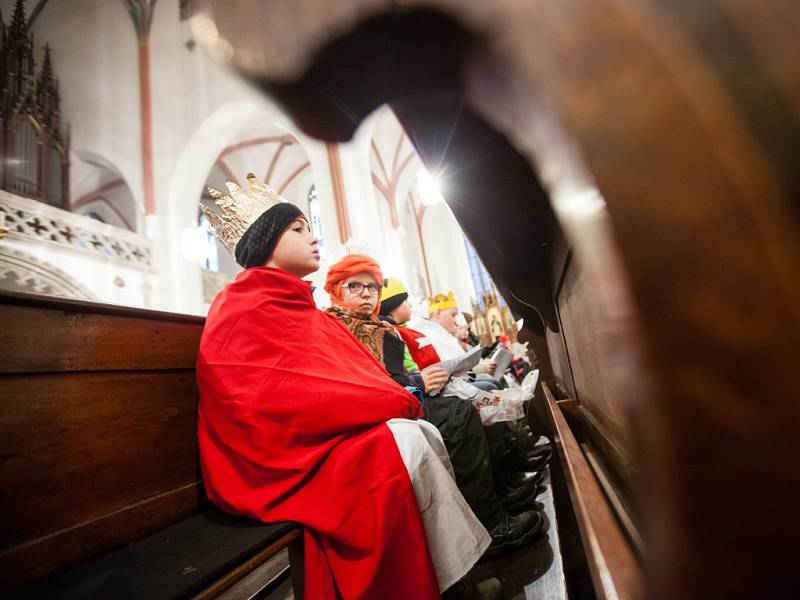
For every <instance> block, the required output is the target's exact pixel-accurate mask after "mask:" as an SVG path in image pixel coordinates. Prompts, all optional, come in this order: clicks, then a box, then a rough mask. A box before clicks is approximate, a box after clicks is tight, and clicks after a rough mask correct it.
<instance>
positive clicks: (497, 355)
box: [489, 346, 514, 377]
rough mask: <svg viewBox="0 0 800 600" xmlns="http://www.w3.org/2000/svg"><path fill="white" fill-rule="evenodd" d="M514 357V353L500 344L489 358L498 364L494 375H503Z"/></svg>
mask: <svg viewBox="0 0 800 600" xmlns="http://www.w3.org/2000/svg"><path fill="white" fill-rule="evenodd" d="M512 358H514V355H513V354H511V352H509V351H508V350H505V349H503V348H500V347H499V346H498V348H497V350H495V351H494V354H492V356H491V357H490V359H489V360H491V361H493V362H494V364H495V365H497V366H496V367H495V369H494V373H492V376H494V377H502V376H503V373H505V372H506V369H507V368H508V367H509V366H510V365H511V359H512Z"/></svg>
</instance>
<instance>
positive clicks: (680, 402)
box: [213, 0, 800, 598]
mask: <svg viewBox="0 0 800 600" xmlns="http://www.w3.org/2000/svg"><path fill="white" fill-rule="evenodd" d="M222 4H223V3H220V8H218V9H217V10H216V11H214V12H213V17H214V18H215V20H216V22H217V23H218V25H219V29H220V31H222V32H223V35H224V36H225V35H226V32H227V31H236V33H237V35H236V36H227V37H228V38H229V41H231V42H232V43H233V45H234V49H235V50H236V51H237V52H238V51H239V50H246V51H242V52H241V56H243V57H246V58H247V62H245V61H244V59H243V60H242V62H241V63H239V66H240V68H242V69H243V71H245V72H247V73H248V74H249V75H251V76H252V77H254V78H255V79H257V80H258V81H260V82H261V83H262V84H263V85H265V86H266V87H267V88H268V89H269V91H270V92H271V93H272V94H273V95H275V97H277V98H278V99H279V100H281V101H282V102H283V103H284V104H285V105H286V106H287V107H288V109H289V110H290V111H291V112H292V113H293V115H294V117H295V119H296V121H297V122H298V123H299V124H300V125H301V127H303V128H304V129H305V130H306V131H307V132H308V133H310V134H312V135H316V136H319V137H323V138H325V139H329V140H330V139H345V138H347V137H349V135H350V134H351V133H352V129H353V128H354V126H355V125H354V124H357V122H358V121H359V120H360V118H362V115H364V114H367V112H368V110H367V109H370V108H374V106H377V104H378V103H379V101H381V102H382V101H385V100H391V99H397V98H400V97H401V96H403V95H404V101H403V104H404V105H405V106H406V107H407V113H406V114H407V115H408V116H409V118H408V119H407V121H406V122H409V121H411V120H415V121H416V122H421V121H422V119H421V118H420V117H419V112H418V111H417V110H413V107H412V108H408V107H409V105H410V103H411V102H412V101H413V100H414V99H413V98H411V99H410V98H409V96H411V95H414V93H416V92H420V93H419V94H418V95H417V98H416V101H417V102H418V103H419V104H418V105H417V107H416V108H420V107H421V108H426V109H428V110H430V111H431V113H430V114H431V115H433V113H434V112H435V110H434V108H435V107H434V108H431V105H432V104H435V101H436V96H437V95H438V97H439V98H441V97H442V96H443V95H446V94H447V93H453V94H455V95H456V96H458V97H460V98H464V99H465V102H466V103H467V104H469V110H470V112H472V114H473V115H475V116H476V118H477V119H478V121H482V122H483V124H484V125H486V126H488V125H487V123H491V127H490V129H493V130H494V131H495V132H498V131H500V132H503V133H505V136H506V137H507V139H509V140H511V141H512V142H513V146H514V148H515V149H516V150H517V152H518V153H519V154H520V155H521V156H522V157H523V158H524V159H525V160H526V162H528V164H532V165H535V166H536V168H537V170H538V172H539V173H540V174H541V175H542V182H543V184H544V185H545V186H546V188H547V192H548V194H546V197H547V198H546V200H547V206H551V207H552V210H553V212H554V213H555V215H556V216H557V218H558V222H559V224H560V226H561V228H562V229H563V230H564V233H565V235H566V238H567V240H568V242H569V245H570V246H571V248H572V252H573V253H574V256H575V257H576V258H577V259H579V260H580V261H582V263H583V265H584V266H585V267H586V269H587V271H588V272H589V273H591V276H592V277H593V279H594V280H595V281H598V282H601V283H602V284H603V285H602V288H603V290H604V292H605V297H604V299H603V302H604V303H606V304H607V306H608V309H609V314H610V316H611V325H612V329H613V332H612V335H614V336H615V337H616V339H617V342H618V343H617V344H616V345H615V348H614V350H613V353H614V356H612V357H611V362H612V363H614V364H616V365H617V370H616V371H615V372H614V373H613V375H614V376H615V377H616V378H618V379H619V380H620V381H621V382H622V384H623V385H622V386H621V388H620V389H621V391H622V393H623V394H624V396H625V398H624V399H625V400H626V401H627V403H628V405H629V406H630V407H631V409H632V410H633V411H634V413H635V416H636V418H637V430H638V432H639V434H640V436H641V440H640V446H639V458H640V460H641V463H642V465H643V467H644V472H645V475H646V481H645V486H644V488H643V498H642V504H643V506H644V507H646V509H647V510H646V512H645V516H646V530H645V537H646V547H647V557H646V571H647V573H648V579H647V582H646V586H647V587H646V591H645V595H646V597H648V598H675V597H679V598H708V597H726V598H749V597H783V596H785V595H786V594H787V593H790V591H791V589H792V588H793V585H794V579H795V577H794V570H795V568H796V564H797V562H798V559H800V546H798V545H797V543H796V540H797V539H799V538H800V520H799V519H797V518H796V508H795V507H796V505H797V504H798V501H800V470H798V469H797V468H796V460H797V456H800V436H798V435H797V431H798V430H800V411H798V410H797V406H796V400H795V397H796V390H798V389H800V370H798V369H797V368H796V344H797V340H798V339H800V263H799V262H798V261H800V251H799V250H800V231H799V230H798V214H797V213H798V204H797V198H800V184H798V173H800V171H798V170H797V169H796V160H792V159H791V158H790V157H795V158H796V156H797V155H798V150H800V141H799V140H800V85H798V82H799V81H800V65H799V64H798V63H797V61H787V60H785V59H784V57H786V56H797V55H798V54H800V39H799V38H798V36H797V35H796V31H793V25H794V23H795V20H794V19H791V18H786V17H785V16H786V15H794V14H796V9H795V7H794V4H793V3H792V2H790V1H789V0H767V1H765V2H761V3H758V8H755V5H754V4H752V3H743V2H734V1H733V0H716V1H713V2H685V1H679V0H667V1H657V0H642V1H640V2H635V3H631V2H627V3H626V2H620V1H619V0H592V1H588V0H561V1H559V2H485V1H483V0H468V1H463V2H459V3H453V2H449V1H446V0H441V1H439V2H426V3H425V5H426V6H433V5H436V6H439V7H440V10H441V12H439V13H437V14H431V13H427V14H423V11H421V10H420V11H412V10H409V8H408V7H409V6H410V5H412V4H414V3H413V2H406V3H403V7H402V8H397V7H396V3H392V2H389V1H388V0H387V1H386V2H385V3H380V2H376V3H373V4H371V5H370V7H369V8H365V7H361V8H359V7H358V6H355V5H353V6H351V7H350V8H342V7H341V6H339V5H337V6H334V5H333V4H331V3H326V2H323V1H316V2H315V1H314V0H305V1H304V2H302V4H303V5H304V9H303V14H314V15H315V18H314V19H309V20H307V21H305V22H300V23H297V27H293V28H285V27H284V25H283V24H282V23H281V22H280V20H279V19H275V20H274V23H275V25H274V27H270V19H268V18H258V19H253V18H252V16H253V14H254V13H255V12H256V10H257V9H255V8H254V7H255V4H254V3H253V2H249V1H247V0H239V1H238V2H236V5H237V6H238V7H240V9H241V10H240V11H236V10H234V9H233V8H232V7H231V3H229V2H226V3H224V7H221V5H222ZM298 10H300V9H298ZM266 12H267V11H266V9H265V10H264V11H261V13H260V14H262V16H263V15H264V14H265V13H266ZM248 19H251V20H252V21H253V23H258V26H257V27H256V26H255V24H253V25H252V26H251V27H250V29H251V30H252V33H251V34H250V35H248V34H247V33H244V34H243V33H242V32H243V31H245V30H246V29H247V24H248ZM434 21H438V22H439V23H440V24H441V25H442V26H441V27H437V26H436V25H435V24H433V22H434ZM412 26H416V28H413V27H412ZM281 28H283V29H284V31H281ZM470 31H472V32H473V33H472V34H471V33H470ZM475 33H477V35H475ZM404 35H405V36H406V37H407V38H409V39H411V40H413V42H414V43H415V44H417V45H418V46H419V53H416V54H415V53H414V52H409V53H406V54H403V55H393V54H392V53H391V47H392V45H393V44H402V38H403V36H404ZM426 40H431V41H430V43H429V42H428V41H426ZM267 44H271V45H274V47H279V48H281V52H274V51H272V52H268V51H267V48H266V45H267ZM434 45H436V46H439V51H438V52H436V51H435V50H436V48H435V47H434ZM441 48H446V49H447V52H442V51H441ZM404 49H408V48H404ZM411 50H413V48H411ZM349 52H350V53H352V54H348V53H349ZM354 54H357V55H358V56H360V57H362V58H361V60H359V61H357V62H356V63H352V62H347V61H346V60H343V57H350V56H352V55H354ZM420 54H425V55H426V60H424V61H422V60H418V59H419V56H420ZM398 56H407V57H409V63H402V61H401V62H400V63H399V64H400V65H402V64H405V65H406V66H407V69H406V70H403V69H402V68H399V67H397V65H398V63H393V67H396V68H395V69H393V70H392V72H391V75H392V77H391V78H388V77H383V78H382V77H381V76H380V71H379V69H378V68H377V67H378V66H384V70H385V65H386V64H389V62H388V61H387V60H386V59H387V58H390V59H396V58H397V57H398ZM254 57H256V58H254ZM413 59H417V60H416V62H411V61H412V60H413ZM342 65H347V70H346V72H343V71H345V70H344V69H342V68H341V66H342ZM453 65H456V66H457V67H459V68H455V69H452V70H447V69H446V67H447V66H450V67H453ZM398 68H399V73H398ZM287 81H290V83H286V82H287ZM364 81H369V82H370V85H368V86H367V85H363V86H360V84H361V83H362V82H364ZM312 82H313V86H314V87H315V89H320V87H321V88H322V89H325V90H326V92H328V93H329V95H330V97H331V98H335V99H336V102H338V104H339V106H338V107H337V106H335V105H334V104H333V103H332V102H331V103H328V104H326V102H324V101H321V100H320V99H319V98H314V102H312V101H311V99H310V98H311V96H313V94H309V93H308V89H309V88H308V87H307V86H308V85H309V84H310V83H312ZM348 90H350V91H351V92H350V93H348ZM422 96H426V97H425V98H423V99H421V97H422ZM426 102H427V104H426ZM443 104H444V105H445V108H452V103H450V104H449V105H448V103H447V102H444V103H443ZM312 108H313V110H312ZM556 115H557V118H556ZM412 129H413V127H412ZM421 133H423V134H424V132H421ZM412 139H413V136H412ZM793 164H794V165H795V166H793ZM589 173H590V174H591V175H589ZM593 185H596V187H597V189H599V191H600V192H601V193H602V198H604V199H605V204H604V203H603V202H602V201H598V197H597V195H596V193H595V192H594V191H593V190H592V186H593ZM603 206H605V207H606V208H607V213H606V212H605V210H600V209H601V208H602V207H603ZM534 207H535V203H533V202H532V203H531V210H533V209H534ZM454 212H455V210H454ZM480 214H482V215H483V216H484V218H485V219H487V220H489V218H490V216H489V214H488V212H487V211H485V210H484V211H483V212H482V213H480ZM604 215H607V217H608V218H606V217H605V216H604ZM459 220H461V219H459ZM465 229H467V230H469V227H468V226H466V227H465ZM471 237H472V236H471ZM532 238H533V241H536V238H535V237H534V236H532ZM472 241H473V244H474V245H475V247H476V248H477V249H478V251H479V252H480V253H481V256H482V258H483V257H484V254H485V253H487V252H490V246H489V245H488V244H487V243H485V242H484V243H481V241H480V240H479V239H472ZM502 243H503V244H505V241H503V242H502ZM484 262H485V264H486V266H487V268H488V269H489V271H490V272H491V274H492V276H493V278H494V279H495V281H497V282H498V285H500V286H502V285H506V286H522V287H520V288H519V291H520V292H521V293H520V294H517V296H518V297H520V298H522V299H523V300H524V301H525V302H528V303H530V304H531V305H534V306H537V308H538V306H539V305H540V304H543V303H544V300H542V302H537V301H536V300H534V299H533V295H534V294H537V293H538V294H543V295H545V296H548V295H549V294H550V290H549V289H547V288H548V285H549V283H550V281H551V277H541V278H537V277H535V276H534V275H535V274H532V275H531V279H529V280H528V281H523V280H512V279H508V277H509V274H508V273H505V274H504V273H502V272H499V271H497V268H496V266H495V264H496V263H494V261H492V260H485V261H484ZM532 262H535V260H534V261H532ZM542 262H543V263H545V262H546V260H543V261H542ZM490 263H491V264H490ZM504 275H505V276H504ZM510 275H512V276H513V275H514V274H513V273H512V274H510ZM501 292H503V294H504V296H505V297H506V298H508V300H509V302H514V300H513V296H511V295H507V294H506V293H505V290H503V289H502V287H501ZM515 308H516V307H515ZM520 312H524V311H520ZM745 481H746V482H748V483H747V484H745V483H744V482H745ZM745 485H752V486H753V487H752V488H751V489H752V490H753V493H752V494H747V500H746V501H745V500H744V499H743V496H744V495H745V492H744V491H743V486H745ZM606 583H609V582H606ZM631 583H632V582H630V581H627V582H626V581H621V582H619V581H618V582H610V587H609V588H607V589H608V590H610V591H613V590H615V589H616V590H619V589H624V590H626V591H627V592H630V591H631V589H632V588H631ZM634 583H635V582H634ZM614 584H617V587H616V588H615V585H614ZM624 584H628V585H627V587H626V586H625V585H624ZM620 586H622V587H620Z"/></svg>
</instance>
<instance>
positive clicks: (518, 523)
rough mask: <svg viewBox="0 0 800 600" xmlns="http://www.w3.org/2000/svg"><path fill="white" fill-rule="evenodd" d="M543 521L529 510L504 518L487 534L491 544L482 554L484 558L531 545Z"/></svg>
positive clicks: (539, 515)
mask: <svg viewBox="0 0 800 600" xmlns="http://www.w3.org/2000/svg"><path fill="white" fill-rule="evenodd" d="M543 524H544V519H543V518H542V515H541V514H540V513H539V512H538V511H535V510H529V511H526V512H523V513H520V514H518V515H517V516H515V517H512V516H511V515H506V517H505V518H504V519H503V520H502V521H501V522H500V523H499V524H498V525H496V526H495V527H494V528H493V529H492V530H491V531H490V532H489V533H490V534H491V536H492V544H491V545H490V546H489V548H488V549H487V550H486V552H485V553H484V556H486V557H490V556H496V555H497V554H500V553H501V552H504V551H505V550H509V549H511V548H520V547H522V546H524V545H526V544H529V543H531V542H532V541H533V540H535V539H536V538H537V537H539V533H540V532H541V531H542V525H543Z"/></svg>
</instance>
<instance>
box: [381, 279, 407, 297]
mask: <svg viewBox="0 0 800 600" xmlns="http://www.w3.org/2000/svg"><path fill="white" fill-rule="evenodd" d="M400 294H406V295H408V290H406V288H405V286H404V285H403V284H402V283H401V282H400V281H399V280H397V279H395V278H394V277H387V278H386V279H385V280H384V282H383V288H381V302H383V301H385V300H388V299H389V298H394V297H395V296H399V295H400Z"/></svg>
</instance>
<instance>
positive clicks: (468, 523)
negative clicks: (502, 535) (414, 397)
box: [387, 419, 492, 592]
mask: <svg viewBox="0 0 800 600" xmlns="http://www.w3.org/2000/svg"><path fill="white" fill-rule="evenodd" d="M387 425H388V426H389V429H390V430H391V432H392V435H394V439H395V443H396V444H397V448H398V449H399V450H400V456H401V457H402V459H403V463H404V464H405V465H406V469H407V470H408V476H409V478H410V479H411V485H412V487H413V488H414V495H415V496H416V497H417V504H418V505H419V510H420V513H421V514H422V523H423V525H424V527H425V534H426V537H427V539H428V548H429V550H430V553H431V558H432V559H433V566H434V568H435V570H436V578H437V580H438V582H439V590H440V591H442V592H443V591H444V590H446V589H447V588H449V587H450V586H451V585H453V584H454V583H455V582H456V581H458V580H459V579H461V578H462V577H464V575H466V574H467V572H468V571H469V570H470V569H471V568H472V566H473V565H474V564H475V563H476V562H477V561H478V559H479V558H480V557H481V556H482V555H483V553H484V551H485V550H486V548H488V547H489V544H490V543H491V541H492V538H491V536H490V535H489V534H488V533H487V531H486V529H485V528H484V527H483V525H481V523H480V521H478V518H477V517H476V516H475V514H474V513H473V512H472V509H470V507H469V505H468V504H467V501H466V500H465V499H464V496H463V495H462V494H461V492H460V491H459V489H458V487H457V486H456V481H455V475H454V474H453V466H452V465H451V464H450V457H449V456H448V455H447V449H446V448H445V446H444V442H443V441H442V436H441V434H440V433H439V430H438V429H436V427H434V426H433V425H431V424H430V423H428V422H427V421H412V420H409V419H392V420H390V421H388V422H387Z"/></svg>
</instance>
